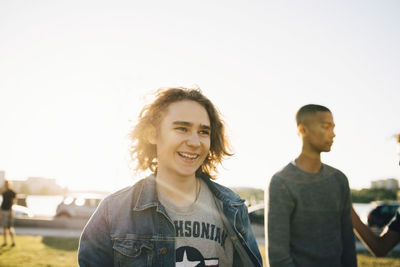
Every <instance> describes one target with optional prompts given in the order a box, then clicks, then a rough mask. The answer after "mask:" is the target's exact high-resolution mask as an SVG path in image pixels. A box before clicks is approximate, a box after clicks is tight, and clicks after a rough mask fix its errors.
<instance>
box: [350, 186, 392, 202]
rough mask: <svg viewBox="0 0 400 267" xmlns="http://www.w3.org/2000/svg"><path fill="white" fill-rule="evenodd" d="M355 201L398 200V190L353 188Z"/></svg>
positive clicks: (352, 193) (352, 195)
mask: <svg viewBox="0 0 400 267" xmlns="http://www.w3.org/2000/svg"><path fill="white" fill-rule="evenodd" d="M351 198H352V201H353V203H370V202H372V201H377V200H382V201H385V200H397V192H396V191H393V190H387V189H382V188H373V189H366V188H364V189H361V190H353V189H352V190H351Z"/></svg>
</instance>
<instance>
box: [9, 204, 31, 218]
mask: <svg viewBox="0 0 400 267" xmlns="http://www.w3.org/2000/svg"><path fill="white" fill-rule="evenodd" d="M12 210H13V213H14V218H15V219H25V218H32V217H33V212H32V211H31V210H30V209H29V208H27V207H24V206H21V205H15V204H14V205H13V206H12Z"/></svg>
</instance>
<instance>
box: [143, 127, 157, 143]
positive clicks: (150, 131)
mask: <svg viewBox="0 0 400 267" xmlns="http://www.w3.org/2000/svg"><path fill="white" fill-rule="evenodd" d="M145 136H146V139H147V142H149V143H150V144H152V145H155V144H156V143H157V131H156V128H155V127H154V126H153V125H150V126H148V127H147V128H146V130H145Z"/></svg>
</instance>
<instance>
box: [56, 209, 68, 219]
mask: <svg viewBox="0 0 400 267" xmlns="http://www.w3.org/2000/svg"><path fill="white" fill-rule="evenodd" d="M56 217H61V218H70V217H71V214H69V213H68V212H66V211H62V212H60V213H58V214H57V215H56Z"/></svg>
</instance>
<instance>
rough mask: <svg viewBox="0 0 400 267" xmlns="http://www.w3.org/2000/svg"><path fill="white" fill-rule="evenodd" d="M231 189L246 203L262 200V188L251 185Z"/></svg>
mask: <svg viewBox="0 0 400 267" xmlns="http://www.w3.org/2000/svg"><path fill="white" fill-rule="evenodd" d="M232 190H233V191H235V192H236V193H238V194H239V196H240V197H241V198H243V199H244V200H246V201H247V203H253V202H256V203H260V202H263V201H264V190H262V189H258V188H251V187H234V188H232Z"/></svg>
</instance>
